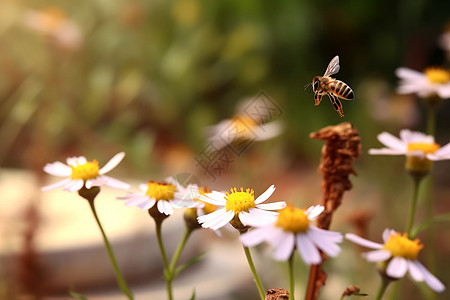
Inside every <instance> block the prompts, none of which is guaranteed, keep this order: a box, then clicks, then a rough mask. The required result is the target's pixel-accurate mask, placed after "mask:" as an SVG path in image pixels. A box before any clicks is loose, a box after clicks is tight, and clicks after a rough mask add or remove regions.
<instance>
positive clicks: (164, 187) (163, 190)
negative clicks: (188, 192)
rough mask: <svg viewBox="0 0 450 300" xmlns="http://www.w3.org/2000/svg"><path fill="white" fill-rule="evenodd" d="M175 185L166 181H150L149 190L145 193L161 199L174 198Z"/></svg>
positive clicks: (157, 199)
mask: <svg viewBox="0 0 450 300" xmlns="http://www.w3.org/2000/svg"><path fill="white" fill-rule="evenodd" d="M174 193H175V186H174V185H173V184H167V183H164V182H160V183H158V182H154V181H149V182H148V188H147V192H146V193H145V194H146V195H147V196H149V197H150V198H154V199H155V200H156V201H159V200H171V199H173V198H174Z"/></svg>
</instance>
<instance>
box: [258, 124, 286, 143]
mask: <svg viewBox="0 0 450 300" xmlns="http://www.w3.org/2000/svg"><path fill="white" fill-rule="evenodd" d="M252 130H253V132H254V135H253V136H252V137H253V138H255V140H257V141H265V140H269V139H271V138H274V137H276V136H278V135H280V133H281V132H282V131H283V125H281V123H280V122H275V121H274V122H270V123H266V124H263V125H259V126H256V127H254V128H252Z"/></svg>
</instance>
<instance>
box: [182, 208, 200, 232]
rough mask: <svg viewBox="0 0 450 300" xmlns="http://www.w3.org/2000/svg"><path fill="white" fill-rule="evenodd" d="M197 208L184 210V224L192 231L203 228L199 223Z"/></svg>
mask: <svg viewBox="0 0 450 300" xmlns="http://www.w3.org/2000/svg"><path fill="white" fill-rule="evenodd" d="M197 217H198V214H197V208H196V207H192V208H187V209H185V210H184V215H183V218H184V223H185V224H186V227H187V228H188V229H189V230H190V231H194V230H195V229H200V228H202V226H201V225H200V224H199V223H198V221H197Z"/></svg>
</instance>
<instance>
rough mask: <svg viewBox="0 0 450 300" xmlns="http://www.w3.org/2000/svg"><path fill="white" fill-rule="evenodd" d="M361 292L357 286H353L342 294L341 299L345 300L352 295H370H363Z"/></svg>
mask: <svg viewBox="0 0 450 300" xmlns="http://www.w3.org/2000/svg"><path fill="white" fill-rule="evenodd" d="M359 291H360V289H359V287H357V286H356V285H351V286H349V287H348V288H346V289H345V291H344V292H343V293H342V297H341V299H343V298H344V297H346V296H351V295H355V296H368V294H362V293H360V292H359Z"/></svg>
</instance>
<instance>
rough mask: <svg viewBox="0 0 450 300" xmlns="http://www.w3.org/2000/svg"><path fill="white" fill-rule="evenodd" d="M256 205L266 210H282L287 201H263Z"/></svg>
mask: <svg viewBox="0 0 450 300" xmlns="http://www.w3.org/2000/svg"><path fill="white" fill-rule="evenodd" d="M256 207H257V208H260V209H264V210H280V209H283V208H285V207H286V202H284V201H280V202H272V203H263V204H257V205H256Z"/></svg>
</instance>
